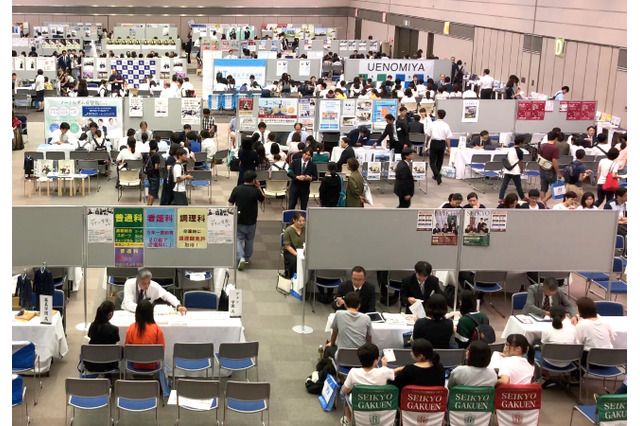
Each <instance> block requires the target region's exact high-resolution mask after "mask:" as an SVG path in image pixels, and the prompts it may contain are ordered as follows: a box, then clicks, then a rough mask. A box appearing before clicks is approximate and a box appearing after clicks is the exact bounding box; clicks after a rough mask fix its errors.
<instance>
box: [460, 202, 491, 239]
mask: <svg viewBox="0 0 640 426" xmlns="http://www.w3.org/2000/svg"><path fill="white" fill-rule="evenodd" d="M463 210H464V214H465V221H464V222H465V223H466V224H467V226H466V228H464V235H463V237H462V244H463V245H465V246H482V247H487V246H488V245H489V237H490V233H489V230H490V229H491V211H489V210H486V209H463Z"/></svg>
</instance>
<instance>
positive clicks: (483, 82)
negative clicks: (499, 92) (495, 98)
mask: <svg viewBox="0 0 640 426" xmlns="http://www.w3.org/2000/svg"><path fill="white" fill-rule="evenodd" d="M489 73H490V71H489V70H488V69H485V70H484V71H483V73H482V77H480V99H491V95H492V94H493V77H491V76H490V75H489Z"/></svg>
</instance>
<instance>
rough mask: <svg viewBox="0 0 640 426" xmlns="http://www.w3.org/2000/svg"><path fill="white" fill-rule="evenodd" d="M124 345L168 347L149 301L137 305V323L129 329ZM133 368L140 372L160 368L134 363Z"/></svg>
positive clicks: (154, 363) (154, 365) (155, 363)
mask: <svg viewBox="0 0 640 426" xmlns="http://www.w3.org/2000/svg"><path fill="white" fill-rule="evenodd" d="M124 344H125V345H162V346H166V344H165V343H164V334H162V329H160V327H159V326H158V324H156V322H155V320H154V319H153V305H152V304H151V302H149V301H148V300H141V301H140V302H139V303H138V304H137V305H136V321H135V322H134V323H133V324H131V325H130V326H129V328H128V329H127V336H126V337H125V340H124ZM133 368H137V369H139V370H154V369H156V368H158V363H157V362H151V363H138V362H134V363H133Z"/></svg>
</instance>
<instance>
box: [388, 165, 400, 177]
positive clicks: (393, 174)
mask: <svg viewBox="0 0 640 426" xmlns="http://www.w3.org/2000/svg"><path fill="white" fill-rule="evenodd" d="M387 164H388V168H387V179H389V180H394V179H395V178H396V167H398V162H397V161H390V162H388V163H387Z"/></svg>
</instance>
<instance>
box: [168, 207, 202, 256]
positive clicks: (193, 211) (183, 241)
mask: <svg viewBox="0 0 640 426" xmlns="http://www.w3.org/2000/svg"><path fill="white" fill-rule="evenodd" d="M177 235H178V237H177V242H176V247H178V248H192V249H206V248H207V209H206V208H182V209H178V234H177Z"/></svg>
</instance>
